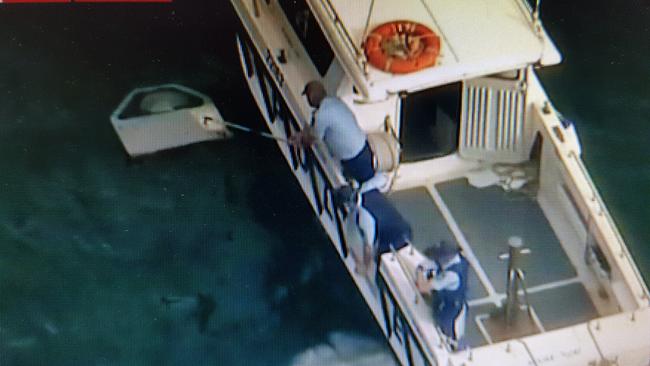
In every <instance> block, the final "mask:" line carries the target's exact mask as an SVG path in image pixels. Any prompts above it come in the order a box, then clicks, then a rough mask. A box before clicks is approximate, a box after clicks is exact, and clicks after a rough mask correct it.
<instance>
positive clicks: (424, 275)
mask: <svg viewBox="0 0 650 366" xmlns="http://www.w3.org/2000/svg"><path fill="white" fill-rule="evenodd" d="M424 254H425V255H426V256H427V257H428V258H429V260H428V261H426V262H425V263H423V264H421V265H419V266H418V267H417V269H416V285H417V288H418V290H419V291H420V292H421V293H422V294H429V293H431V295H432V308H433V318H434V320H435V321H436V324H437V325H438V327H440V330H441V331H442V333H444V334H445V335H446V336H447V337H449V340H450V343H451V346H452V348H454V349H459V348H462V346H461V341H462V340H461V339H462V337H463V335H464V333H465V318H466V316H467V274H468V270H469V263H468V262H467V259H465V257H464V256H463V255H462V253H461V252H460V250H459V248H458V247H457V246H456V245H455V244H451V243H448V242H446V241H441V242H440V243H438V244H437V245H435V246H433V247H430V248H427V250H426V251H425V253H424Z"/></svg>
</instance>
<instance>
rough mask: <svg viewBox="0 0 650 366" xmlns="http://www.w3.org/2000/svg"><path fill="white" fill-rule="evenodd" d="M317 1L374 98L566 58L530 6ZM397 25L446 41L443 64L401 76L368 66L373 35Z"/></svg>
mask: <svg viewBox="0 0 650 366" xmlns="http://www.w3.org/2000/svg"><path fill="white" fill-rule="evenodd" d="M310 2H311V5H312V8H313V9H314V13H315V14H316V17H317V18H318V20H319V22H320V23H321V25H322V26H323V28H324V30H325V33H326V34H327V36H328V39H329V40H330V43H331V44H332V46H333V47H334V49H335V52H336V54H337V56H338V57H339V59H340V60H341V61H342V64H343V66H344V68H345V69H346V71H347V72H348V74H350V76H351V77H352V78H353V80H354V81H355V84H357V86H358V87H359V88H360V89H361V90H362V92H363V93H364V94H367V95H366V96H369V95H372V94H376V95H378V96H381V95H385V93H386V92H398V91H403V90H407V91H415V90H420V89H423V88H427V87H431V86H435V85H442V84H446V83H450V82H454V81H458V80H463V79H469V78H473V77H476V76H481V75H487V74H494V73H498V72H503V71H507V70H512V69H516V68H521V67H524V66H526V65H529V64H535V63H536V64H542V65H551V64H556V63H559V62H560V60H561V56H560V54H559V52H558V50H557V49H556V48H555V46H554V45H553V43H552V41H551V40H550V39H549V37H548V36H547V34H546V32H545V31H544V29H543V28H542V27H541V26H539V27H536V26H535V24H534V22H533V20H532V16H531V14H530V10H529V8H528V6H527V4H526V3H525V0H489V1H486V0H401V1H395V0H355V1H349V0H311V1H310ZM395 20H411V21H414V22H418V23H422V24H424V25H426V26H427V27H429V28H430V29H431V30H433V31H434V32H435V33H437V34H438V35H439V36H440V39H441V50H440V56H439V57H438V61H437V63H436V65H435V66H432V67H429V68H426V69H423V70H420V71H417V72H413V73H410V74H403V75H397V74H391V73H386V72H383V71H381V70H379V69H377V68H375V67H373V66H371V65H370V64H367V65H366V64H365V61H364V58H365V57H364V56H363V48H362V45H363V41H364V38H365V35H367V34H368V33H370V32H371V31H372V29H374V28H375V27H377V26H379V25H381V24H383V23H386V22H390V21H395ZM536 29H538V30H539V31H537V30H536Z"/></svg>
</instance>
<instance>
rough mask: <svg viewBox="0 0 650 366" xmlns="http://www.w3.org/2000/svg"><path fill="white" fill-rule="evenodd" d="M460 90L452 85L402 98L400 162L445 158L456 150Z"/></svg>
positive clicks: (460, 88) (457, 86)
mask: <svg viewBox="0 0 650 366" xmlns="http://www.w3.org/2000/svg"><path fill="white" fill-rule="evenodd" d="M461 90H462V87H461V83H455V84H450V85H445V86H441V87H437V88H432V89H427V90H423V91H419V92H417V93H412V94H405V95H404V96H402V99H401V116H400V121H401V123H400V144H401V147H402V156H401V161H402V162H413V161H419V160H426V159H431V158H436V157H440V156H445V155H449V154H451V153H454V152H455V151H456V150H457V149H458V131H459V125H460V123H459V122H460V104H461Z"/></svg>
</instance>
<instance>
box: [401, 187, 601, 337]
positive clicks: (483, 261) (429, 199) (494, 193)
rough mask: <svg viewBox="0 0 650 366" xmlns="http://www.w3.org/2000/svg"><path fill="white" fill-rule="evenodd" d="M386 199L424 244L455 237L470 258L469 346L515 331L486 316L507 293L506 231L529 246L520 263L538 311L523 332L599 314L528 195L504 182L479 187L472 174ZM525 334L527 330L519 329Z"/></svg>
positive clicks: (421, 246) (417, 242)
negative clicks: (502, 256) (500, 327)
mask: <svg viewBox="0 0 650 366" xmlns="http://www.w3.org/2000/svg"><path fill="white" fill-rule="evenodd" d="M389 199H390V200H391V201H392V202H393V204H394V205H395V206H396V207H397V209H398V210H399V211H400V212H401V213H402V215H404V217H405V218H406V219H407V220H408V221H409V222H410V223H411V225H412V227H413V233H414V238H413V239H414V243H413V244H414V245H415V247H416V248H418V250H419V251H424V249H425V248H426V247H427V246H430V245H431V244H432V243H435V242H437V241H440V240H447V241H451V242H455V243H457V244H458V245H459V246H460V247H461V248H463V251H464V253H465V256H466V257H467V258H468V260H469V262H470V264H471V266H472V271H471V273H470V279H469V294H468V300H469V305H470V308H469V313H468V318H467V326H466V341H467V342H468V343H469V345H470V346H472V347H477V346H481V345H485V344H488V343H493V342H496V341H498V340H500V339H505V338H510V337H509V336H508V335H504V334H496V333H502V332H501V330H494V327H493V326H491V325H490V324H488V323H489V322H491V321H492V320H490V314H491V313H494V312H496V311H498V309H499V308H500V307H501V303H502V301H503V299H504V298H505V291H506V273H507V265H508V263H507V260H500V259H499V258H498V257H499V255H500V254H503V253H506V252H507V251H508V245H507V243H508V238H509V237H511V236H519V237H521V238H522V239H523V242H524V247H525V248H528V249H530V252H531V253H530V254H529V255H527V256H525V258H524V262H523V265H522V267H523V270H524V272H525V277H526V279H525V280H526V286H527V288H528V293H529V303H530V305H531V307H532V309H533V311H534V316H533V318H536V319H535V322H534V325H533V326H532V328H530V329H529V330H524V331H523V332H524V333H526V334H530V333H536V332H541V331H545V330H551V329H557V328H561V327H565V326H569V325H572V324H576V323H580V322H584V321H587V320H590V319H593V318H595V317H597V316H598V313H597V311H596V308H595V307H594V305H593V303H592V301H591V299H590V298H589V295H588V294H587V291H586V290H585V288H584V286H583V284H582V283H581V282H580V280H579V278H578V276H577V274H576V271H575V269H574V267H573V265H572V264H571V261H570V260H569V257H568V256H567V255H566V253H565V251H564V249H563V248H562V246H561V244H560V242H559V240H558V238H557V236H556V235H555V233H554V232H553V230H552V228H551V226H550V224H549V222H548V220H547V219H546V217H545V216H544V213H543V211H542V209H541V207H540V206H539V204H538V203H537V201H536V200H535V199H534V198H533V197H531V196H530V195H528V194H526V193H522V192H516V191H509V192H507V191H505V190H504V189H502V188H501V187H499V186H489V187H486V188H476V187H474V186H472V185H470V184H469V183H468V181H467V179H464V178H462V179H456V180H452V181H448V182H443V183H438V184H431V185H430V186H426V187H424V186H421V187H416V188H411V189H406V190H401V191H396V192H393V193H391V194H390V195H389ZM520 335H522V334H520ZM511 336H515V335H512V334H511Z"/></svg>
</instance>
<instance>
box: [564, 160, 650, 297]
mask: <svg viewBox="0 0 650 366" xmlns="http://www.w3.org/2000/svg"><path fill="white" fill-rule="evenodd" d="M568 156H569V158H572V159H573V160H574V161H575V163H576V165H578V167H579V169H580V171H581V172H582V174H583V175H584V177H585V180H586V182H587V184H588V186H589V188H590V189H591V192H592V201H595V202H596V204H597V205H598V209H599V211H598V212H596V214H597V215H598V216H603V217H604V218H605V221H607V224H608V225H609V226H610V229H611V230H612V232H613V234H614V238H615V239H616V242H617V244H618V246H619V249H620V251H621V257H625V258H626V259H627V260H628V261H630V262H631V263H634V260H633V259H632V255H631V254H630V251H629V250H628V249H627V246H626V245H625V241H624V240H623V236H622V235H621V233H620V231H619V230H618V227H617V226H616V222H615V221H614V218H612V215H611V214H610V213H609V210H607V208H606V206H605V202H604V201H603V198H602V197H601V195H600V193H599V192H598V189H597V188H596V185H595V184H594V182H593V180H592V179H591V177H590V176H589V172H588V171H587V168H586V166H585V165H584V163H583V162H582V160H581V159H580V158H579V157H578V155H577V154H576V153H575V151H573V150H571V151H570V152H569V154H568ZM632 270H633V272H634V275H635V277H636V279H637V281H639V283H640V284H641V286H642V289H643V290H644V294H643V295H644V296H645V297H646V298H647V297H648V289H647V288H644V284H645V281H644V280H643V276H641V273H639V271H638V269H637V268H636V266H632Z"/></svg>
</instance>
